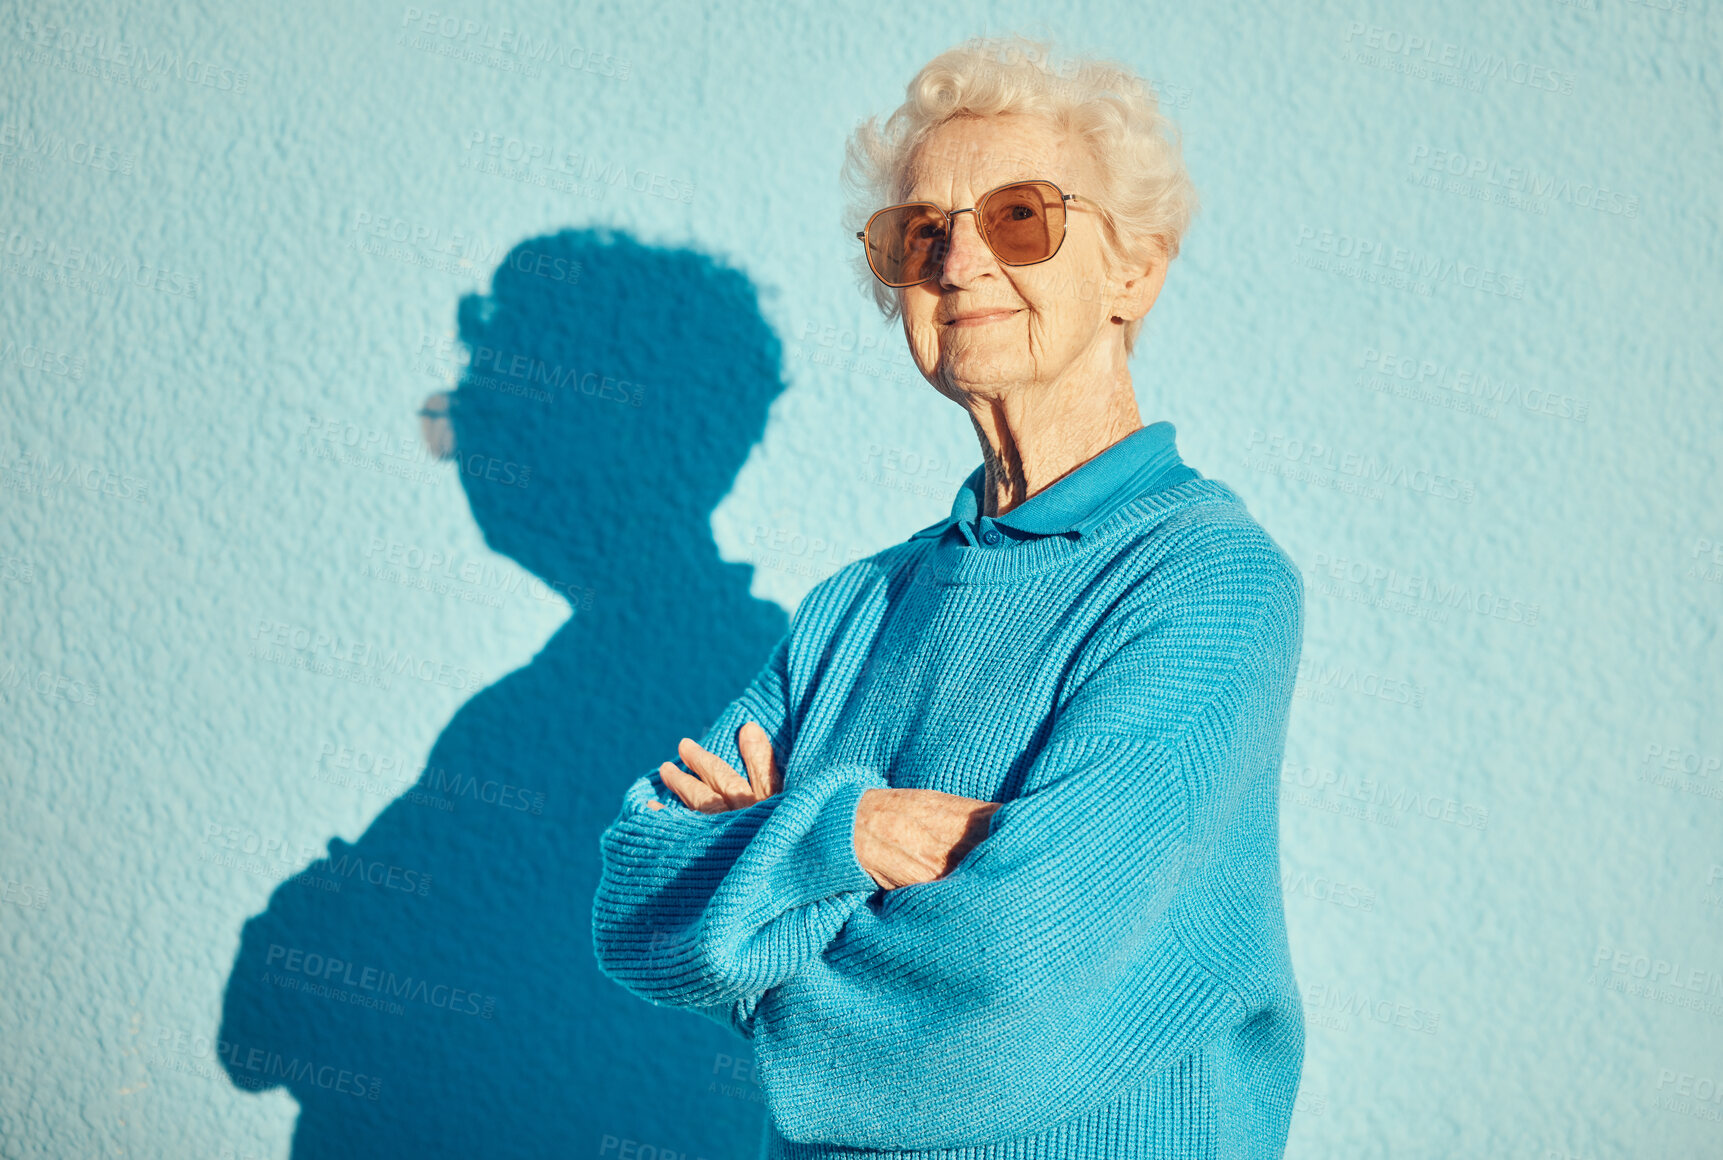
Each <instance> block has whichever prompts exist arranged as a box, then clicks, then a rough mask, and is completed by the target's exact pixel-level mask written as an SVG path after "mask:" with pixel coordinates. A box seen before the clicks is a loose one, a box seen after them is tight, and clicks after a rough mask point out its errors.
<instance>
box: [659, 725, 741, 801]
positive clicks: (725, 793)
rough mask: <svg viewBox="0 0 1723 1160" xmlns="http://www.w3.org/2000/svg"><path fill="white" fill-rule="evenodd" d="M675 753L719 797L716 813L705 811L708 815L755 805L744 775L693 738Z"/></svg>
mask: <svg viewBox="0 0 1723 1160" xmlns="http://www.w3.org/2000/svg"><path fill="white" fill-rule="evenodd" d="M676 753H677V755H678V756H679V757H681V758H682V761H683V762H684V763H685V764H686V765H687V766H688V768H689V769H692V770H693V771H694V772H695V773H696V774H698V775H699V777H700V780H701V781H703V782H705V783H706V785H707V786H708V787H710V788H711V789H712V790H713V792H715V793H716V794H717V795H718V801H719V802H720V803H721V804H719V805H718V806H717V808H715V809H706V812H707V813H721V812H723V811H724V810H727V809H731V810H739V809H742V808H744V807H746V806H751V805H753V804H754V790H753V788H752V787H751V786H749V784H748V783H747V782H745V781H743V780H742V775H741V774H739V773H737V772H736V771H735V770H734V769H732V768H730V763H729V762H727V761H725V760H724V759H723V758H722V757H719V756H718V755H717V754H715V753H712V752H710V751H709V750H707V749H704V748H702V747H701V746H700V744H699V743H698V742H696V741H695V740H694V739H693V738H690V737H684V738H683V739H682V741H681V744H679V745H677V747H676ZM697 808H704V807H697Z"/></svg>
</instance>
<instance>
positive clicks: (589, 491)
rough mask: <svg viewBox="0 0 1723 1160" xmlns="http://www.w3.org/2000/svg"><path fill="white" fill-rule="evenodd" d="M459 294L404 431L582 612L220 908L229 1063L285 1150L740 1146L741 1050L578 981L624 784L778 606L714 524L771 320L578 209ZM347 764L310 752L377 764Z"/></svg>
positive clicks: (684, 727)
mask: <svg viewBox="0 0 1723 1160" xmlns="http://www.w3.org/2000/svg"><path fill="white" fill-rule="evenodd" d="M458 314H459V324H460V339H461V342H462V343H463V344H464V345H465V346H466V348H467V350H468V351H469V352H470V362H469V363H468V365H467V366H466V368H465V370H464V371H463V374H462V378H461V380H460V383H459V386H458V389H456V390H455V391H453V392H451V393H449V394H446V395H433V396H431V398H430V399H429V400H427V402H426V410H425V411H424V412H421V414H422V415H424V416H425V434H426V437H427V440H428V441H429V442H430V443H432V444H433V446H436V445H438V444H441V446H440V447H437V451H438V453H446V454H448V455H450V456H451V457H452V458H454V459H455V461H456V462H457V464H458V465H459V470H460V478H461V482H462V486H463V488H464V490H465V492H466V495H467V498H468V501H469V503H470V505H471V507H472V512H473V516H474V518H475V519H476V520H477V521H478V523H479V526H480V528H482V529H483V531H484V536H485V541H486V543H487V544H489V545H490V547H491V548H493V549H494V550H496V551H497V552H500V553H502V554H503V555H506V556H509V557H511V558H513V559H514V560H515V561H517V562H518V563H519V564H520V565H521V566H522V567H523V568H525V569H526V570H527V571H528V572H530V573H532V574H533V576H535V577H537V578H538V579H539V580H540V581H542V582H543V584H544V585H546V586H548V587H550V588H553V589H556V590H559V591H561V592H563V593H564V594H565V595H566V596H567V598H568V599H569V602H570V603H571V604H572V605H574V607H575V613H574V615H573V617H572V618H571V619H570V620H569V621H568V622H567V623H566V624H565V625H564V626H563V627H562V628H561V629H560V630H559V631H558V632H557V633H556V634H555V635H554V636H553V637H552V638H551V640H550V641H549V642H548V643H547V644H546V645H545V646H544V648H543V649H542V650H541V651H540V652H539V653H538V655H537V656H535V657H534V658H533V660H532V662H531V663H530V664H528V665H526V666H525V667H523V668H521V669H519V670H517V671H515V672H512V673H510V674H508V675H507V676H505V677H503V678H502V679H501V680H498V681H497V682H496V683H495V684H493V685H491V686H490V687H489V688H486V689H485V690H484V691H483V692H481V693H479V694H477V695H476V696H474V697H473V698H472V700H470V701H468V702H467V703H466V704H465V705H463V706H462V707H461V708H460V710H459V711H458V712H456V714H455V716H454V718H453V719H452V720H451V721H450V722H449V724H448V726H447V727H446V728H445V729H444V730H443V733H442V735H441V736H440V737H439V738H438V739H437V742H436V744H435V746H434V747H433V748H432V750H431V753H430V756H429V759H428V761H427V763H426V765H425V767H424V769H423V771H419V770H413V771H411V772H410V773H408V774H407V775H406V780H405V781H402V782H399V783H397V785H398V788H399V789H401V790H404V791H405V792H402V793H400V795H399V796H398V797H396V798H395V799H394V800H393V801H392V802H391V803H390V805H389V806H388V807H387V808H386V809H385V810H384V811H383V812H382V813H381V814H380V815H379V816H378V817H377V819H376V820H375V821H374V822H373V823H372V824H371V826H370V828H369V829H368V830H367V831H366V832H365V834H364V835H363V836H362V837H361V838H360V839H359V841H358V842H357V843H355V844H352V845H348V844H347V843H345V842H343V841H342V840H341V839H339V838H336V839H333V840H332V841H331V842H330V843H329V856H328V858H326V859H323V860H319V861H317V862H314V863H313V864H312V865H311V866H310V867H308V868H307V869H306V870H305V872H304V873H302V874H300V875H298V876H296V877H295V878H293V879H290V880H288V881H286V882H284V883H283V884H282V885H281V886H280V887H278V888H277V889H276V891H275V892H274V894H273V896H272V897H271V899H270V903H269V907H268V909H267V911H265V912H264V913H263V914H260V915H258V916H256V917H255V918H252V919H251V920H249V921H248V922H247V923H246V924H245V929H244V933H243V936H242V940H241V944H240V949H239V953H238V956H237V958H236V960H235V962H234V966H233V971H232V973H231V975H230V976H229V978H228V984H227V993H226V997H225V1000H224V1004H223V1010H222V1025H221V1032H220V1038H221V1040H222V1045H221V1049H222V1059H223V1063H224V1066H225V1068H226V1070H227V1073H228V1075H229V1077H230V1078H231V1079H232V1080H233V1081H234V1082H235V1083H236V1084H238V1085H240V1086H243V1087H246V1088H249V1089H253V1090H257V1089H263V1088H270V1087H277V1086H282V1087H286V1088H287V1089H288V1090H289V1091H290V1092H291V1093H292V1094H293V1096H294V1098H295V1099H296V1100H297V1101H298V1102H299V1106H300V1113H299V1121H298V1126H297V1129H296V1131H295V1134H294V1139H293V1155H294V1157H295V1158H296V1160H323V1158H324V1157H341V1158H342V1160H352V1158H353V1157H359V1156H362V1157H369V1158H384V1157H412V1158H420V1157H433V1156H459V1157H463V1158H471V1157H480V1156H509V1157H537V1156H557V1157H566V1156H592V1157H614V1158H618V1160H621V1158H623V1157H650V1156H653V1155H656V1157H657V1160H682V1158H684V1157H685V1158H686V1160H697V1158H700V1157H704V1158H705V1160H732V1158H734V1160H740V1158H743V1157H753V1156H756V1155H758V1153H759V1148H760V1141H761V1132H762V1128H763V1127H764V1116H765V1109H764V1104H763V1102H762V1097H761V1092H760V1088H759V1087H758V1085H757V1084H756V1083H755V1082H753V1069H752V1059H753V1056H752V1052H751V1046H750V1044H749V1043H748V1042H747V1041H746V1040H743V1039H741V1038H740V1037H738V1036H736V1035H735V1034H734V1033H733V1032H731V1031H729V1030H727V1029H725V1028H723V1027H720V1026H718V1025H717V1024H716V1023H713V1022H710V1021H708V1020H707V1019H705V1018H703V1017H701V1016H698V1015H694V1014H691V1013H689V1012H685V1011H678V1010H673V1009H669V1008H663V1007H657V1006H653V1005H651V1004H649V1003H646V1002H644V1001H643V1000H640V999H638V998H636V997H634V996H633V995H631V994H629V993H628V992H626V991H624V990H623V989H622V988H621V987H620V986H618V985H617V984H616V983H614V982H612V981H611V980H610V979H608V978H607V977H605V976H604V975H603V974H601V973H600V972H599V970H598V965H597V962H596V960H595V958H594V954H593V949H592V895H593V891H594V889H595V887H596V885H597V880H598V872H599V852H598V836H599V833H600V831H601V830H602V829H603V828H604V827H605V826H606V825H607V824H609V822H610V821H611V820H612V819H613V818H614V817H615V816H616V815H617V813H618V812H619V811H620V809H621V801H622V793H623V790H624V789H625V788H626V787H627V785H628V784H629V783H630V782H631V781H633V780H634V779H635V778H637V777H640V776H642V775H643V774H646V773H648V772H650V771H651V770H653V769H656V768H657V766H658V764H659V762H661V761H664V760H666V759H670V760H674V759H675V756H676V742H677V740H678V739H679V738H680V737H682V736H684V735H686V736H692V737H699V736H701V734H702V732H703V731H704V730H705V729H706V728H707V727H708V726H709V725H710V724H711V723H712V721H714V720H716V718H717V716H718V714H719V713H720V712H721V711H722V710H723V708H724V707H725V706H726V705H727V704H728V703H729V702H730V701H731V700H732V699H733V698H734V697H735V696H736V695H737V694H738V693H740V691H741V690H742V688H743V687H744V686H745V685H746V684H747V683H748V681H749V680H750V679H752V677H753V676H754V674H755V672H756V671H757V670H758V668H759V666H760V665H761V664H762V663H763V662H764V660H765V658H766V656H767V654H768V652H769V651H770V649H771V647H772V645H773V644H775V643H776V641H777V640H778V638H779V637H780V636H782V635H783V633H784V631H785V628H786V626H787V618H786V617H785V615H784V612H783V609H782V608H781V607H780V606H778V605H777V604H774V603H770V602H767V601H761V600H756V599H754V598H753V597H751V596H750V595H749V591H748V589H749V583H750V580H751V578H752V567H751V566H750V565H747V564H731V563H726V562H724V561H723V560H721V559H720V558H719V556H718V552H717V548H716V545H715V544H714V543H713V540H712V533H711V529H710V524H709V519H710V514H711V512H712V510H713V508H714V507H716V506H717V504H718V502H719V501H720V500H721V499H722V498H723V497H724V495H725V494H726V493H727V492H728V491H729V490H730V487H731V485H732V483H733V481H734V479H735V476H736V473H737V472H738V470H739V469H740V468H741V466H742V463H743V461H744V459H745V458H746V456H747V455H748V452H749V449H750V448H751V447H752V446H753V445H754V444H755V443H756V442H757V441H758V440H759V439H760V437H761V435H762V433H763V432H764V430H765V426H766V417H767V410H768V408H769V407H770V405H771V402H772V400H773V399H774V398H775V397H776V396H777V394H778V393H779V392H780V391H781V390H782V389H783V384H782V381H781V379H780V377H779V356H780V345H779V341H778V339H777V337H776V335H775V334H774V333H773V332H772V330H771V328H770V327H769V326H768V325H767V324H766V323H765V321H764V320H763V319H762V318H761V316H760V313H759V307H758V303H757V298H756V294H755V291H754V288H753V286H752V284H751V283H750V282H749V281H748V279H747V278H746V277H745V276H743V275H742V274H740V273H738V272H736V271H734V270H731V269H727V268H725V267H723V266H720V265H718V264H717V263H715V262H713V261H712V260H711V259H709V258H707V257H704V256H702V255H700V254H697V253H692V252H689V251H681V250H665V249H656V248H652V247H648V246H644V245H641V244H640V243H638V242H635V241H634V240H632V239H630V238H628V237H627V236H625V235H620V234H614V233H608V232H602V231H586V230H581V231H565V232H562V233H558V234H555V235H553V236H547V237H539V238H533V239H529V240H528V241H524V242H522V243H520V244H519V245H517V246H516V247H514V249H513V250H511V251H510V253H509V255H508V257H507V258H506V259H505V260H504V261H503V263H502V265H501V267H500V268H499V269H498V270H497V272H496V276H495V279H494V282H493V288H492V292H491V293H490V294H489V295H488V296H476V295H467V296H465V297H464V298H463V299H462V300H461V302H460V307H459V312H458ZM445 407H446V416H445V415H444V413H443V412H444V409H445ZM459 579H460V578H459V577H455V578H453V581H454V583H453V584H452V586H456V587H458V581H459ZM482 607H483V606H482V605H481V606H478V607H476V608H475V607H473V606H470V605H467V604H462V603H459V602H457V601H455V600H449V601H448V602H447V604H446V608H447V611H448V614H449V615H451V616H457V615H458V616H473V615H482ZM330 748H334V747H330ZM368 760H369V758H368V757H367V756H365V755H354V754H345V753H342V752H341V751H339V750H338V749H337V750H335V751H334V752H332V753H326V754H325V760H324V763H323V767H322V768H321V769H320V771H319V776H321V777H323V778H324V779H325V780H328V781H331V782H334V783H337V784H340V783H342V782H346V783H348V784H349V785H357V784H359V782H360V781H361V780H363V779H365V778H371V779H372V781H371V782H367V783H366V784H375V781H376V778H377V776H378V771H376V770H366V769H363V768H361V767H363V766H365V765H366V764H367V762H368ZM384 776H387V775H386V774H384ZM415 776H417V780H416V781H413V780H412V779H413V778H414V777H415ZM409 783H410V786H409ZM331 792H360V791H356V790H354V789H352V788H348V789H333V788H332V789H331ZM654 1150H655V1151H654Z"/></svg>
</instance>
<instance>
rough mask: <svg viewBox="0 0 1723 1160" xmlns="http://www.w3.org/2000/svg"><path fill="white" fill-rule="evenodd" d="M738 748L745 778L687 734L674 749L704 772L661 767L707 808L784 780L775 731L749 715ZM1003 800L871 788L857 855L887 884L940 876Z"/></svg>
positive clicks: (743, 801) (735, 803) (864, 799)
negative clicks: (773, 737)
mask: <svg viewBox="0 0 1723 1160" xmlns="http://www.w3.org/2000/svg"><path fill="white" fill-rule="evenodd" d="M736 748H737V749H738V750H740V751H741V754H742V762H743V764H744V766H745V767H746V768H747V770H748V777H747V779H746V780H743V778H742V776H741V775H740V774H738V773H737V772H736V771H735V769H734V768H732V767H731V765H730V763H729V762H727V761H725V760H724V759H723V758H722V757H719V756H718V755H717V754H715V753H712V752H710V751H709V750H707V749H705V748H703V747H702V746H701V745H700V744H699V743H698V742H696V741H694V740H693V739H692V738H689V737H684V738H683V739H682V740H681V742H680V743H679V744H678V745H677V746H676V755H677V756H678V757H680V758H681V759H682V760H683V761H685V762H687V764H688V768H689V769H692V770H693V771H694V773H695V774H698V775H699V776H698V777H695V776H691V775H689V774H686V773H683V772H682V771H681V770H680V769H677V768H676V765H675V763H674V762H669V761H666V762H664V763H663V764H662V765H660V766H659V767H658V774H659V776H660V777H662V778H663V779H664V785H665V787H666V788H667V789H669V790H670V792H672V793H674V794H675V795H676V796H677V797H678V798H680V799H681V800H682V802H683V804H685V805H687V806H689V807H690V808H692V809H696V810H699V811H700V812H701V813H703V814H721V813H725V812H727V811H729V810H742V809H747V808H748V807H749V806H751V805H757V804H759V803H760V802H763V801H765V800H766V799H767V798H769V797H771V796H772V795H773V794H775V793H777V792H778V791H779V790H780V789H782V788H783V787H782V785H781V784H780V778H781V775H780V772H779V770H778V766H777V762H776V760H775V759H774V757H773V755H772V740H771V737H770V736H768V735H767V733H766V731H765V730H764V729H763V728H761V727H760V726H759V724H758V723H756V722H753V721H748V722H746V723H744V724H743V725H742V727H741V728H740V729H738V730H737V731H736ZM999 804H1000V803H998V802H984V801H981V800H979V799H977V798H968V797H962V796H960V795H958V794H953V793H941V792H940V791H939V790H932V789H886V788H872V789H869V790H867V791H865V792H864V793H863V794H862V796H861V800H860V801H859V802H858V803H857V805H856V816H855V855H856V861H857V862H858V863H859V864H860V865H861V868H862V869H863V870H866V871H867V872H868V876H869V877H870V878H872V879H873V880H874V881H875V882H877V883H878V884H879V885H880V886H881V887H883V888H884V889H886V890H896V889H897V888H898V887H900V886H915V885H917V884H919V883H922V882H932V881H934V880H935V879H939V878H943V877H945V876H946V875H947V874H949V873H951V871H952V870H954V869H956V868H957V864H958V863H959V862H961V861H963V859H964V857H965V856H966V855H967V854H968V853H969V852H970V851H971V850H973V849H974V848H975V847H976V845H977V844H979V843H980V842H981V840H982V839H984V838H985V837H987V831H988V828H989V826H990V824H991V823H990V819H991V818H992V816H993V811H995V810H997V809H998V808H999ZM646 808H647V809H651V810H661V809H663V808H664V804H663V803H662V802H656V801H652V802H647V803H646Z"/></svg>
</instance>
